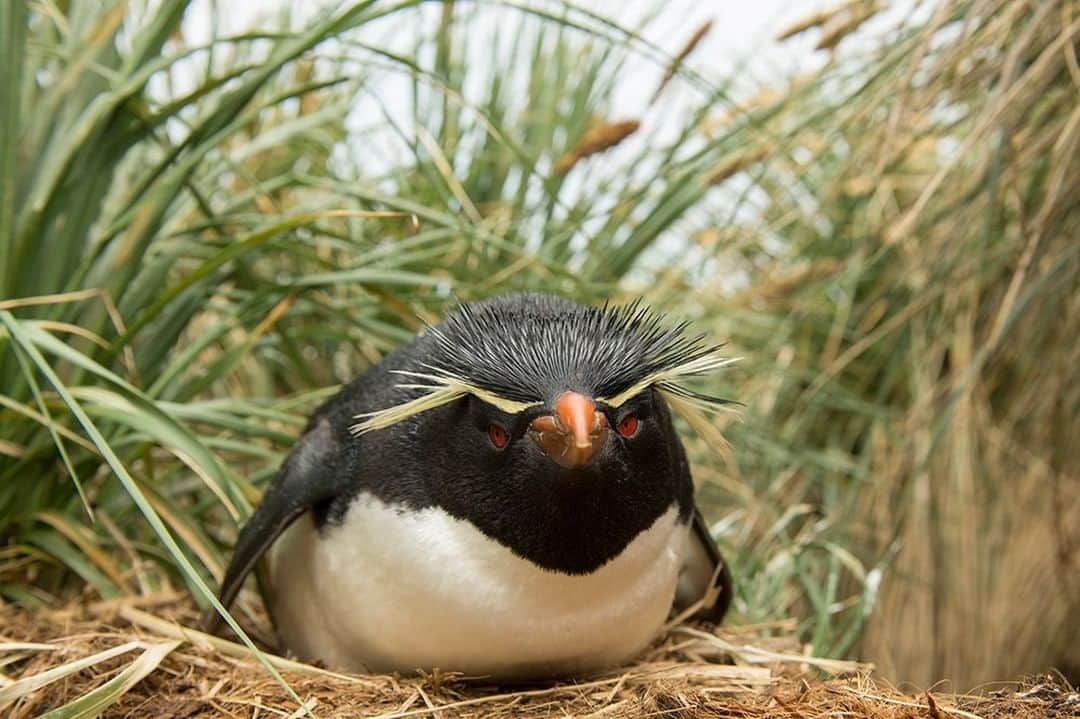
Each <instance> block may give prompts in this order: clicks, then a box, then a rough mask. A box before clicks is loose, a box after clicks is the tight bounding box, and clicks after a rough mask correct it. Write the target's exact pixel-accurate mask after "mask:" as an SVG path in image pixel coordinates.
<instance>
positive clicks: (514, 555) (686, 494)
mask: <svg viewBox="0 0 1080 719" xmlns="http://www.w3.org/2000/svg"><path fill="white" fill-rule="evenodd" d="M725 364H727V360H725V359H724V358H722V357H721V356H720V355H719V354H718V348H717V347H716V346H709V345H707V344H705V343H704V341H703V339H702V338H701V337H698V336H692V335H688V334H687V327H686V325H685V324H679V325H669V324H668V323H667V322H666V320H665V319H664V317H663V316H662V315H660V314H658V313H655V312H653V311H651V310H649V309H648V308H646V307H644V306H642V305H641V304H640V303H634V304H631V305H628V306H625V307H619V308H614V307H604V308H595V307H587V306H583V305H579V304H576V303H574V302H570V301H567V300H564V299H561V298H558V297H554V296H550V295H542V294H515V295H507V296H502V297H497V298H494V299H490V300H486V301H482V302H477V303H475V304H472V305H467V306H462V307H459V308H458V309H457V310H455V311H454V312H452V313H451V314H450V315H449V316H448V317H447V318H446V319H445V320H444V321H443V322H442V323H440V324H438V325H436V326H433V327H429V328H428V329H427V330H425V331H423V332H421V333H420V335H419V336H417V337H416V338H415V339H414V340H413V341H412V342H410V343H409V344H407V345H405V346H403V347H401V348H399V349H397V350H396V351H394V352H392V353H390V354H389V355H387V356H386V357H385V358H384V359H383V360H382V361H381V362H380V363H379V364H377V365H375V366H374V367H372V368H370V369H369V370H367V371H366V372H365V373H364V374H363V375H361V376H360V377H359V378H358V379H356V380H355V381H353V382H352V383H351V384H349V385H347V386H345V387H344V388H343V389H342V390H341V391H340V392H339V393H338V394H337V395H336V396H334V397H333V398H332V399H330V400H329V401H327V402H326V403H325V404H324V405H323V406H322V407H320V408H319V409H318V410H317V411H316V412H315V414H314V415H313V416H312V418H311V420H310V422H309V423H308V426H307V429H306V430H305V431H304V434H303V435H302V436H301V438H300V439H299V440H298V442H297V443H296V445H295V447H294V448H293V449H292V451H291V453H290V454H289V456H288V457H287V459H286V460H285V462H284V463H283V465H282V467H281V469H280V471H279V473H278V474H277V476H276V477H275V478H274V480H273V482H272V483H271V485H270V486H269V488H268V489H267V491H266V494H265V496H264V498H263V500H262V503H261V504H260V506H259V507H258V509H257V510H256V512H255V514H254V515H253V516H252V518H251V520H250V521H249V522H248V523H247V525H246V526H245V527H244V529H243V531H242V532H241V533H240V536H239V539H238V541H237V545H236V550H235V554H234V555H233V558H232V562H231V563H230V565H229V568H228V571H227V572H226V574H225V578H224V581H223V582H222V586H221V592H220V597H221V601H222V603H223V604H224V605H225V606H229V605H230V604H231V602H232V601H233V600H234V599H235V597H236V594H237V592H238V591H239V589H240V586H241V584H242V582H243V580H244V578H245V577H246V576H247V575H248V573H249V572H250V571H251V570H252V568H253V567H254V565H255V563H256V562H257V561H258V559H259V558H260V557H261V556H262V555H263V554H264V553H266V552H267V551H268V550H269V551H270V575H269V576H270V584H271V587H272V594H273V596H272V599H271V600H270V602H269V604H270V612H271V614H272V616H273V619H274V623H275V626H276V628H277V631H278V634H279V636H280V639H281V640H282V642H283V643H284V645H285V646H286V647H287V648H288V649H290V650H291V651H292V652H294V653H295V654H297V655H298V656H299V657H300V658H302V659H305V660H313V661H314V660H318V661H322V662H324V663H325V664H327V665H329V666H332V667H336V668H341V669H348V670H357V671H362V670H369V671H395V670H397V671H406V672H412V671H415V670H416V669H432V668H435V667H438V668H441V669H443V670H449V671H459V672H464V673H466V674H469V675H487V676H491V677H493V678H503V679H522V678H535V677H544V676H556V675H568V674H573V673H578V672H584V671H588V670H591V669H597V668H601V667H606V666H611V665H616V664H618V663H620V662H624V661H626V660H628V659H630V658H632V657H633V656H634V655H635V654H637V653H638V652H640V651H641V650H642V649H644V648H645V647H646V646H647V645H648V644H649V643H650V641H652V640H653V639H654V638H655V637H656V635H657V632H658V631H659V630H660V628H661V627H662V625H663V624H664V622H665V620H666V619H667V618H668V616H669V614H670V613H671V612H672V611H673V609H674V610H679V609H680V608H683V607H686V606H688V605H691V604H693V603H694V602H697V601H698V600H700V599H701V598H702V597H706V598H707V602H706V604H705V605H704V608H703V609H702V612H701V613H702V615H703V616H705V617H706V618H709V619H712V620H714V621H719V620H720V618H721V617H722V616H723V614H724V612H725V610H726V609H727V606H728V603H729V602H730V599H731V590H732V587H731V575H730V574H729V572H728V570H727V567H726V566H724V563H723V561H722V559H721V557H720V555H719V552H718V551H717V548H716V546H715V545H714V543H713V542H712V540H711V538H710V537H709V534H708V531H707V530H706V527H705V524H704V523H703V520H702V518H701V515H700V514H699V513H698V511H697V509H696V508H695V506H694V499H693V485H692V484H691V479H690V469H689V465H688V463H687V459H686V453H685V451H684V450H683V446H682V444H681V442H680V441H679V438H678V436H677V435H676V433H675V429H674V427H673V425H672V417H671V410H673V409H674V410H676V411H678V412H680V413H681V414H683V415H684V416H686V417H687V418H688V419H689V420H690V422H691V424H696V423H699V422H701V421H702V414H701V413H702V411H704V410H705V409H707V408H708V406H709V405H716V404H720V403H723V400H719V399H717V398H713V397H707V396H704V395H700V394H697V393H695V392H693V391H691V390H689V389H687V388H685V387H683V386H681V385H680V384H679V381H680V380H681V379H683V378H685V377H689V376H693V375H700V374H703V373H706V372H709V371H712V370H715V369H718V368H720V367H722V366H724V365H725ZM214 624H216V617H210V618H208V625H209V626H210V627H211V628H212V626H213V625H214Z"/></svg>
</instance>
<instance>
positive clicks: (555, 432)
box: [529, 392, 608, 467]
mask: <svg viewBox="0 0 1080 719" xmlns="http://www.w3.org/2000/svg"><path fill="white" fill-rule="evenodd" d="M554 409H555V412H554V413H553V414H547V415H544V416H542V417H537V418H536V419H534V420H533V421H532V424H530V425H529V435H530V436H531V437H532V438H533V441H534V442H536V444H537V445H539V447H540V449H542V450H544V452H545V453H546V454H547V455H548V456H550V457H551V458H552V459H554V460H555V461H556V462H558V463H559V464H561V465H562V466H563V467H581V466H583V465H585V464H587V463H588V462H589V460H591V459H592V458H593V457H594V456H596V454H597V453H598V452H599V451H600V449H601V448H602V447H603V446H604V442H606V441H607V435H608V424H607V417H605V416H604V413H603V412H601V411H599V410H598V409H596V405H595V404H594V403H593V401H592V400H591V399H589V398H588V397H586V396H585V395H583V394H581V393H579V392H564V393H563V394H562V395H560V396H559V398H558V399H557V400H555V407H554Z"/></svg>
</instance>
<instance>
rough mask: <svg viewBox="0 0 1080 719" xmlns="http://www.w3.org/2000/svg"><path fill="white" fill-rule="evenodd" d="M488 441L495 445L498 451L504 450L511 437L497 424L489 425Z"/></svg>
mask: <svg viewBox="0 0 1080 719" xmlns="http://www.w3.org/2000/svg"><path fill="white" fill-rule="evenodd" d="M488 439H490V440H491V443H492V444H493V445H495V448H496V449H502V448H503V447H505V446H506V443H507V442H509V441H510V435H508V434H507V433H506V430H505V429H503V428H502V427H500V426H499V425H497V424H489V425H488Z"/></svg>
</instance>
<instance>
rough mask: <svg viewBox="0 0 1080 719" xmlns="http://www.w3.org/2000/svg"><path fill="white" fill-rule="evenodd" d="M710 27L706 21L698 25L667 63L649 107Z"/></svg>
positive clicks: (710, 21)
mask: <svg viewBox="0 0 1080 719" xmlns="http://www.w3.org/2000/svg"><path fill="white" fill-rule="evenodd" d="M712 25H713V21H712V20H706V21H705V22H703V23H702V24H701V25H699V26H698V29H697V30H695V31H694V34H693V35H691V36H690V39H689V40H687V41H686V44H685V45H683V47H682V50H679V53H678V54H677V55H676V56H675V57H674V58H673V59H672V61H671V62H670V63H668V66H667V70H666V71H665V72H664V77H663V78H662V79H661V80H660V84H659V85H657V86H656V91H655V92H654V93H653V96H652V99H650V100H649V104H650V105H651V104H653V103H654V102H656V100H657V98H659V97H660V93H662V92H663V91H664V88H665V87H667V86H668V83H669V82H671V78H673V77H675V73H677V72H678V71H679V68H680V67H681V66H682V63H683V60H685V59H686V58H687V57H688V56H689V55H690V53H692V52H693V51H694V48H696V47H697V46H698V43H700V42H701V41H702V40H703V39H704V38H705V36H706V35H708V34H709V30H711V29H712Z"/></svg>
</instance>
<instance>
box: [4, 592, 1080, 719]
mask: <svg viewBox="0 0 1080 719" xmlns="http://www.w3.org/2000/svg"><path fill="white" fill-rule="evenodd" d="M140 605H141V606H140ZM196 618H197V614H196V612H195V610H194V608H193V607H192V606H191V605H190V604H189V603H188V602H187V601H186V600H183V599H179V598H177V596H175V595H163V596H158V597H152V598H143V599H142V600H136V599H125V600H120V601H111V602H99V603H96V604H76V605H73V606H72V607H70V608H67V609H63V610H53V611H44V612H36V613H30V612H27V611H25V610H22V609H17V608H16V607H15V606H14V605H0V625H2V626H3V627H4V629H3V631H2V632H0V667H2V669H0V712H6V713H5V716H7V717H9V718H10V719H28V718H29V717H34V716H42V715H44V716H48V717H59V716H91V715H96V714H95V712H104V715H105V716H112V717H129V718H131V719H139V718H141V717H170V718H175V719H198V718H201V717H222V716H229V717H256V716H258V717H262V716H267V717H269V716H278V717H295V718H297V719H299V717H301V716H305V711H304V709H303V708H301V707H299V706H298V705H297V702H296V701H295V699H293V698H292V697H291V696H290V695H289V694H288V692H287V691H286V689H285V688H283V687H282V685H281V684H279V683H278V682H277V681H275V680H274V679H273V678H272V677H271V676H270V675H269V674H268V673H267V671H266V670H265V669H264V668H263V667H261V666H260V665H259V664H258V663H257V662H256V661H255V660H254V659H253V658H252V657H251V656H250V655H249V654H248V653H247V650H246V649H244V648H243V647H241V646H239V645H237V644H233V643H232V642H228V641H225V640H223V639H220V638H217V637H209V636H207V635H205V634H202V633H200V632H198V631H196V630H193V629H190V627H191V626H193V625H194V624H195V622H196ZM774 629H775V627H774ZM757 631H758V633H760V632H761V629H760V628H759V629H758V630H757ZM792 642H793V638H792V637H791V635H790V634H783V635H782V636H780V637H778V638H777V637H774V638H771V639H764V638H761V637H755V636H753V635H752V634H751V632H749V631H747V630H726V629H725V630H718V631H715V632H712V631H707V630H706V629H704V628H700V627H693V626H688V625H679V626H676V627H673V628H671V631H670V632H669V634H668V635H667V636H666V637H665V638H664V640H663V641H661V642H660V643H658V645H657V646H655V647H654V648H653V649H652V650H650V651H649V652H648V653H647V654H646V655H645V656H644V657H642V658H641V659H640V660H639V661H638V662H637V663H635V664H633V665H631V666H628V667H623V668H619V669H616V670H612V671H610V672H607V673H604V674H599V675H595V676H591V677H586V678H582V679H580V680H576V681H564V682H556V683H552V682H548V683H541V684H534V685H528V686H524V685H522V686H513V687H497V686H491V685H488V684H485V683H484V682H483V681H480V680H476V679H466V678H462V677H460V676H456V675H452V674H444V673H434V674H430V675H424V676H420V677H408V678H406V677H400V676H391V675H346V674H337V673H334V672H331V671H328V670H325V669H322V668H317V667H309V666H305V665H302V664H299V663H296V662H292V661H289V660H286V659H282V658H279V657H273V656H271V660H272V661H273V663H274V664H275V666H276V667H277V668H278V669H279V670H280V671H281V672H282V674H283V675H284V677H285V678H286V680H287V681H288V683H289V685H290V686H291V687H292V689H293V690H294V691H295V692H296V694H297V695H298V696H299V697H300V698H301V700H302V701H303V702H304V706H305V707H306V708H307V709H309V710H310V711H311V712H312V713H313V714H314V715H315V716H318V717H324V718H332V717H356V716H368V717H380V719H391V718H394V719H399V718H400V719H403V718H405V717H526V718H527V717H548V716H578V717H614V718H616V719H619V718H630V717H646V716H674V717H686V718H687V719H689V718H691V717H703V718H704V717H716V718H720V717H739V718H741V719H757V718H761V719H764V718H766V717H780V716H789V717H806V718H807V719H811V718H816V717H826V716H851V717H868V718H873V719H911V718H912V717H928V718H929V719H946V717H968V718H970V717H984V718H985V719H990V718H992V717H1015V718H1016V719H1026V718H1030V719H1035V718H1036V717H1038V718H1040V719H1044V718H1051V717H1067V716H1075V715H1076V713H1075V712H1076V711H1077V710H1078V709H1080V696H1078V695H1077V693H1076V692H1075V691H1073V690H1072V689H1071V688H1070V687H1069V686H1067V685H1066V684H1065V683H1064V682H1063V681H1062V680H1060V679H1059V678H1055V677H1043V678H1039V679H1037V680H1032V681H1029V682H1027V683H1026V684H1024V685H1020V686H1013V685H1008V686H1007V687H1005V688H1002V689H1000V690H999V691H997V692H995V693H992V694H989V695H986V696H981V697H978V696H950V695H946V694H939V693H934V694H930V693H923V694H917V695H908V694H903V693H901V692H899V691H897V690H895V689H893V688H891V687H888V686H886V685H884V684H881V683H878V682H875V681H874V680H873V679H872V678H871V677H870V676H869V675H868V674H867V673H866V669H867V668H866V667H861V668H860V667H859V666H858V665H855V664H852V663H844V662H829V661H824V662H814V661H813V660H810V661H811V662H812V663H813V664H814V665H815V667H816V670H829V671H832V672H836V673H838V674H840V673H844V672H846V673H847V674H846V677H845V678H834V679H830V680H827V681H822V680H820V679H818V678H817V677H816V676H815V674H816V670H815V668H814V667H811V666H809V665H808V664H806V663H803V661H802V659H803V658H801V657H799V656H798V654H797V653H794V654H792V653H791V652H790V650H791V649H792V648H793V647H792ZM797 646H798V644H797V642H795V644H794V648H797ZM732 658H734V661H735V662H736V664H734V665H733V664H728V663H718V662H720V661H730V660H731V659H732ZM859 669H861V670H862V672H861V673H854V672H855V670H859ZM88 698H90V699H88ZM72 701H75V702H81V704H77V705H76V706H77V707H78V709H79V710H80V711H83V712H86V713H83V714H79V713H75V712H72V713H70V714H62V713H61V712H59V711H56V710H57V708H58V707H61V706H63V705H65V704H67V703H68V702H72ZM54 711H56V713H49V712H54Z"/></svg>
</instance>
